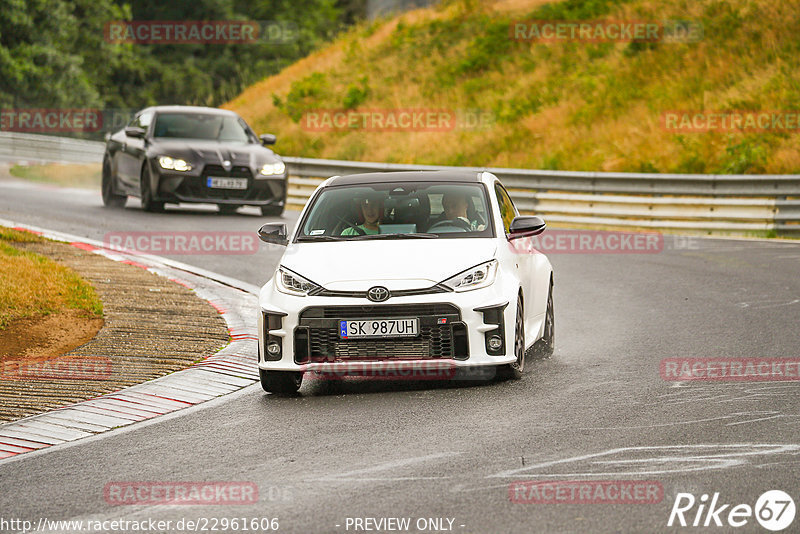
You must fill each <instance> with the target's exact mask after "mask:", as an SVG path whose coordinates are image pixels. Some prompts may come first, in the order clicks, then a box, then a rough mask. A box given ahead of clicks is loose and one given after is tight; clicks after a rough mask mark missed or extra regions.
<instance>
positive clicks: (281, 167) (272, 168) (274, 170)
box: [258, 161, 286, 176]
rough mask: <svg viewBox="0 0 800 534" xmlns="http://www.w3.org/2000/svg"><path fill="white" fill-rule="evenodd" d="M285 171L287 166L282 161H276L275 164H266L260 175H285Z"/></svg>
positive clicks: (259, 172)
mask: <svg viewBox="0 0 800 534" xmlns="http://www.w3.org/2000/svg"><path fill="white" fill-rule="evenodd" d="M285 170H286V164H285V163H284V162H282V161H276V162H275V163H265V164H264V165H263V166H262V167H261V169H260V170H259V171H258V174H259V176H275V175H278V174H283V173H284V171H285Z"/></svg>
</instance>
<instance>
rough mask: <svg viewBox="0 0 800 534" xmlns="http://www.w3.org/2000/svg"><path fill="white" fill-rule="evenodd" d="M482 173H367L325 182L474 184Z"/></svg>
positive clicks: (480, 179)
mask: <svg viewBox="0 0 800 534" xmlns="http://www.w3.org/2000/svg"><path fill="white" fill-rule="evenodd" d="M482 174H484V173H483V172H482V171H481V172H478V171H458V170H456V171H400V172H367V173H361V174H348V175H347V176H333V177H331V178H328V179H327V180H325V186H337V185H356V184H375V183H383V182H462V183H463V182H473V183H478V182H481V181H482V176H481V175H482Z"/></svg>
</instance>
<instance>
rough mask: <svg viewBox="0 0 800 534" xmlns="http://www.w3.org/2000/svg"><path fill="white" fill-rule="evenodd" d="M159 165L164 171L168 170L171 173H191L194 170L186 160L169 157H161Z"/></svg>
mask: <svg viewBox="0 0 800 534" xmlns="http://www.w3.org/2000/svg"><path fill="white" fill-rule="evenodd" d="M158 164H159V165H161V168H162V169H167V170H170V171H181V172H185V171H190V170H192V166H191V165H189V163H187V162H186V160H184V159H179V158H171V157H169V156H159V157H158Z"/></svg>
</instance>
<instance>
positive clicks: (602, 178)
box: [0, 132, 800, 236]
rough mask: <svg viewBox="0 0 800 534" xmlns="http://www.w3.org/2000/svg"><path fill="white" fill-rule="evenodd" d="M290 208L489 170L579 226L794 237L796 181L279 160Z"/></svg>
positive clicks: (83, 149) (44, 156)
mask: <svg viewBox="0 0 800 534" xmlns="http://www.w3.org/2000/svg"><path fill="white" fill-rule="evenodd" d="M103 148H104V143H102V142H98V141H84V140H80V139H71V138H65V137H54V136H46V135H34V134H23V133H11V132H0V161H9V162H28V163H41V162H65V163H100V162H101V159H102V157H103ZM283 159H284V161H285V162H286V164H287V166H288V168H289V173H290V178H289V204H290V205H292V206H294V207H302V206H304V205H305V203H306V201H307V200H308V197H309V196H310V194H311V192H312V191H313V190H314V189H315V188H316V187H317V186H318V185H319V184H320V183H321V182H322V179H324V178H327V177H329V176H334V175H346V174H355V173H362V172H386V171H421V170H466V171H481V170H485V171H489V172H491V173H493V174H495V175H496V176H497V177H498V178H500V180H501V181H502V182H503V184H504V185H505V186H506V187H507V188H508V189H509V192H510V193H511V196H512V198H513V199H514V202H515V203H516V204H517V207H518V208H519V209H520V211H522V212H523V213H536V214H537V215H541V216H542V217H544V218H545V219H546V220H547V221H549V222H553V223H562V224H569V225H582V226H600V225H601V226H620V227H640V228H654V229H655V228H660V229H673V230H685V231H702V232H705V231H714V232H735V233H743V232H770V231H774V232H776V233H777V234H779V235H795V236H800V175H749V174H747V175H712V174H642V173H620V172H617V173H611V172H571V171H543V170H528V169H507V168H492V167H484V168H481V167H446V166H440V165H406V164H397V163H371V162H359V161H339V160H327V159H311V158H296V157H285V158H283Z"/></svg>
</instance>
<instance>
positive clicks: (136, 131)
mask: <svg viewBox="0 0 800 534" xmlns="http://www.w3.org/2000/svg"><path fill="white" fill-rule="evenodd" d="M145 133H146V132H145V131H144V130H143V129H142V128H139V127H137V126H126V127H125V135H127V136H128V137H136V138H138V139H144V134H145Z"/></svg>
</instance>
